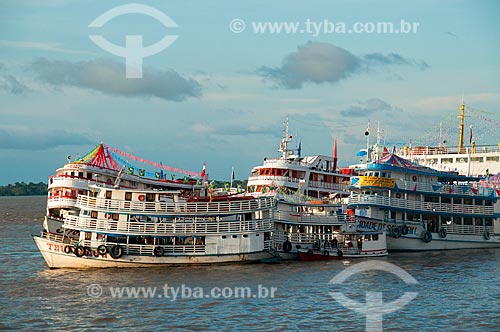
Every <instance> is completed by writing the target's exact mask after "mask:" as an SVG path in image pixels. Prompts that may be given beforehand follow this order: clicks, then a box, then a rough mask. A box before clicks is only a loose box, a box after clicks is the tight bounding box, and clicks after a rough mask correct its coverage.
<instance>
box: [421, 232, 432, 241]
mask: <svg viewBox="0 0 500 332" xmlns="http://www.w3.org/2000/svg"><path fill="white" fill-rule="evenodd" d="M422 240H423V241H424V242H425V243H429V242H431V241H432V233H431V232H430V231H423V232H422Z"/></svg>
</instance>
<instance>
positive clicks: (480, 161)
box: [470, 157, 483, 163]
mask: <svg viewBox="0 0 500 332" xmlns="http://www.w3.org/2000/svg"><path fill="white" fill-rule="evenodd" d="M470 161H471V162H473V163H482V162H483V157H472V158H470Z"/></svg>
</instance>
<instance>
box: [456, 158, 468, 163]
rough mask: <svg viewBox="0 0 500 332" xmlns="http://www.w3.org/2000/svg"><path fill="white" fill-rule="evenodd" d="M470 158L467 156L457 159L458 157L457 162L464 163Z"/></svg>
mask: <svg viewBox="0 0 500 332" xmlns="http://www.w3.org/2000/svg"><path fill="white" fill-rule="evenodd" d="M468 159H469V158H468V157H465V158H457V159H456V162H457V163H461V164H463V163H466V162H468Z"/></svg>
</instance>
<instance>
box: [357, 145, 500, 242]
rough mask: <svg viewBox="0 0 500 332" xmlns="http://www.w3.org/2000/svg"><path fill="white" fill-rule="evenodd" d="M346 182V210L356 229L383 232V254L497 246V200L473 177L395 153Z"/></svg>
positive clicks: (499, 238)
mask: <svg viewBox="0 0 500 332" xmlns="http://www.w3.org/2000/svg"><path fill="white" fill-rule="evenodd" d="M360 174H361V175H360V176H355V177H352V178H351V189H352V194H351V196H350V197H349V205H348V207H349V208H351V209H354V210H355V215H356V218H357V220H358V229H360V230H385V231H386V232H387V234H388V235H389V234H390V235H391V236H388V238H387V247H388V249H389V250H404V251H421V250H447V249H467V248H492V247H500V219H499V217H500V201H499V197H498V192H497V190H495V189H494V188H487V187H483V186H481V182H480V181H479V179H478V178H473V177H467V176H462V175H459V174H457V173H455V172H443V171H437V170H434V169H431V168H428V167H424V166H420V165H417V164H414V163H412V162H410V161H408V160H406V159H403V158H401V157H399V156H397V155H395V154H390V153H388V154H386V155H385V156H384V157H382V158H381V159H380V160H377V161H375V162H372V163H369V164H368V165H367V166H366V167H365V168H364V169H362V170H361V171H360Z"/></svg>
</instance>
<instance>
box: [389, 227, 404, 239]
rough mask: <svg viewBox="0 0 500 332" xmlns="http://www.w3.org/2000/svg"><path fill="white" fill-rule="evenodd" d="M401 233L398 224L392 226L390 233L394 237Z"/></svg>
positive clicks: (399, 235)
mask: <svg viewBox="0 0 500 332" xmlns="http://www.w3.org/2000/svg"><path fill="white" fill-rule="evenodd" d="M401 233H402V232H401V228H399V227H398V226H394V227H393V228H392V230H391V235H392V237H393V238H395V239H397V238H399V237H401Z"/></svg>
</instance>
